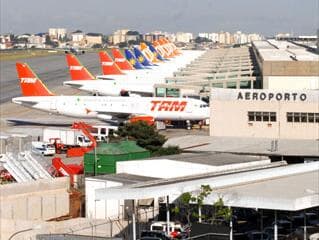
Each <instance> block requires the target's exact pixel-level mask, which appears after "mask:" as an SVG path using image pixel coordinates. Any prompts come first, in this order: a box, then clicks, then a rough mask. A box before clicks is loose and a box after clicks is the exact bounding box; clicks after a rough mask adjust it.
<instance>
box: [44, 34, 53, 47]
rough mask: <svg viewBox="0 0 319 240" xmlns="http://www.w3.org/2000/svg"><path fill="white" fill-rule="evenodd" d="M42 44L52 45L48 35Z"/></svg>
mask: <svg viewBox="0 0 319 240" xmlns="http://www.w3.org/2000/svg"><path fill="white" fill-rule="evenodd" d="M44 43H45V44H47V45H51V44H52V41H51V38H50V36H49V35H46V36H45V42H44Z"/></svg>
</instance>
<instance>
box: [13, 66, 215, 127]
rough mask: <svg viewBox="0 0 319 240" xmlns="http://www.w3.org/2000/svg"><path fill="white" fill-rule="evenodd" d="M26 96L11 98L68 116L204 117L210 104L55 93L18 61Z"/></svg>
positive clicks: (167, 118) (21, 85) (206, 115)
mask: <svg viewBox="0 0 319 240" xmlns="http://www.w3.org/2000/svg"><path fill="white" fill-rule="evenodd" d="M16 67H17V72H18V77H19V79H20V87H21V90H22V95H23V97H16V98H13V99H12V102H13V103H16V104H20V105H23V106H25V107H29V108H33V109H37V110H41V111H45V112H49V113H53V114H60V115H65V116H72V117H79V118H97V119H101V120H105V121H108V120H116V119H129V118H130V119H134V120H135V121H136V120H145V119H148V121H150V120H152V121H154V120H194V121H196V120H198V121H200V120H205V119H207V118H209V114H210V111H209V107H208V105H207V103H205V102H203V101H201V100H197V99H191V98H153V97H111V96H107V97H103V96H96V97H95V96H55V95H54V94H53V93H52V92H51V91H50V90H48V89H47V88H46V87H45V85H44V84H43V83H42V81H41V80H40V79H39V78H38V77H37V76H36V75H35V74H34V73H33V72H32V70H31V69H30V68H29V66H28V65H27V64H25V63H17V64H16Z"/></svg>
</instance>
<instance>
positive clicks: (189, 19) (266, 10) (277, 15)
mask: <svg viewBox="0 0 319 240" xmlns="http://www.w3.org/2000/svg"><path fill="white" fill-rule="evenodd" d="M0 13H1V15H0V20H1V22H0V33H8V32H10V33H14V34H22V33H39V32H47V31H48V28H50V27H61V28H67V30H68V31H75V30H77V29H80V30H82V31H84V32H86V33H88V32H98V33H103V34H111V33H113V32H114V31H116V30H117V29H131V30H137V31H139V32H141V33H147V32H151V31H155V30H162V31H167V32H177V31H183V32H192V33H195V34H197V33H199V32H218V31H229V32H235V31H237V30H241V31H242V32H245V33H253V32H256V33H260V34H263V35H264V36H273V35H275V34H276V33H279V32H289V33H293V34H294V35H315V34H316V31H317V29H318V28H319V16H318V15H319V0H267V1H265V0H156V1H155V0H50V1H48V0H28V1H25V0H0Z"/></svg>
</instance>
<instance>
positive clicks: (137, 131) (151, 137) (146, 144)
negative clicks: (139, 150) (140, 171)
mask: <svg viewBox="0 0 319 240" xmlns="http://www.w3.org/2000/svg"><path fill="white" fill-rule="evenodd" d="M117 134H118V135H119V136H121V137H128V138H130V139H133V140H135V141H136V143H137V144H138V145H139V146H141V147H143V148H146V149H148V150H150V151H151V152H156V151H157V150H159V149H160V148H161V147H162V146H163V144H164V143H165V141H166V138H165V136H163V135H161V134H159V133H158V131H156V130H155V128H154V126H150V125H148V124H147V123H146V122H145V121H137V122H133V123H127V124H125V125H124V126H122V127H119V129H118V132H117Z"/></svg>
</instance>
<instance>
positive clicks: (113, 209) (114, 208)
mask: <svg viewBox="0 0 319 240" xmlns="http://www.w3.org/2000/svg"><path fill="white" fill-rule="evenodd" d="M122 185H123V184H122V183H119V182H113V181H108V180H102V179H96V178H86V179H85V201H86V217H87V218H92V219H108V218H111V219H112V218H117V217H118V216H121V215H122V210H123V209H122V208H123V207H122V206H123V205H124V202H123V201H118V200H106V201H105V200H95V190H96V189H100V188H105V191H107V188H110V187H117V186H122Z"/></svg>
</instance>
